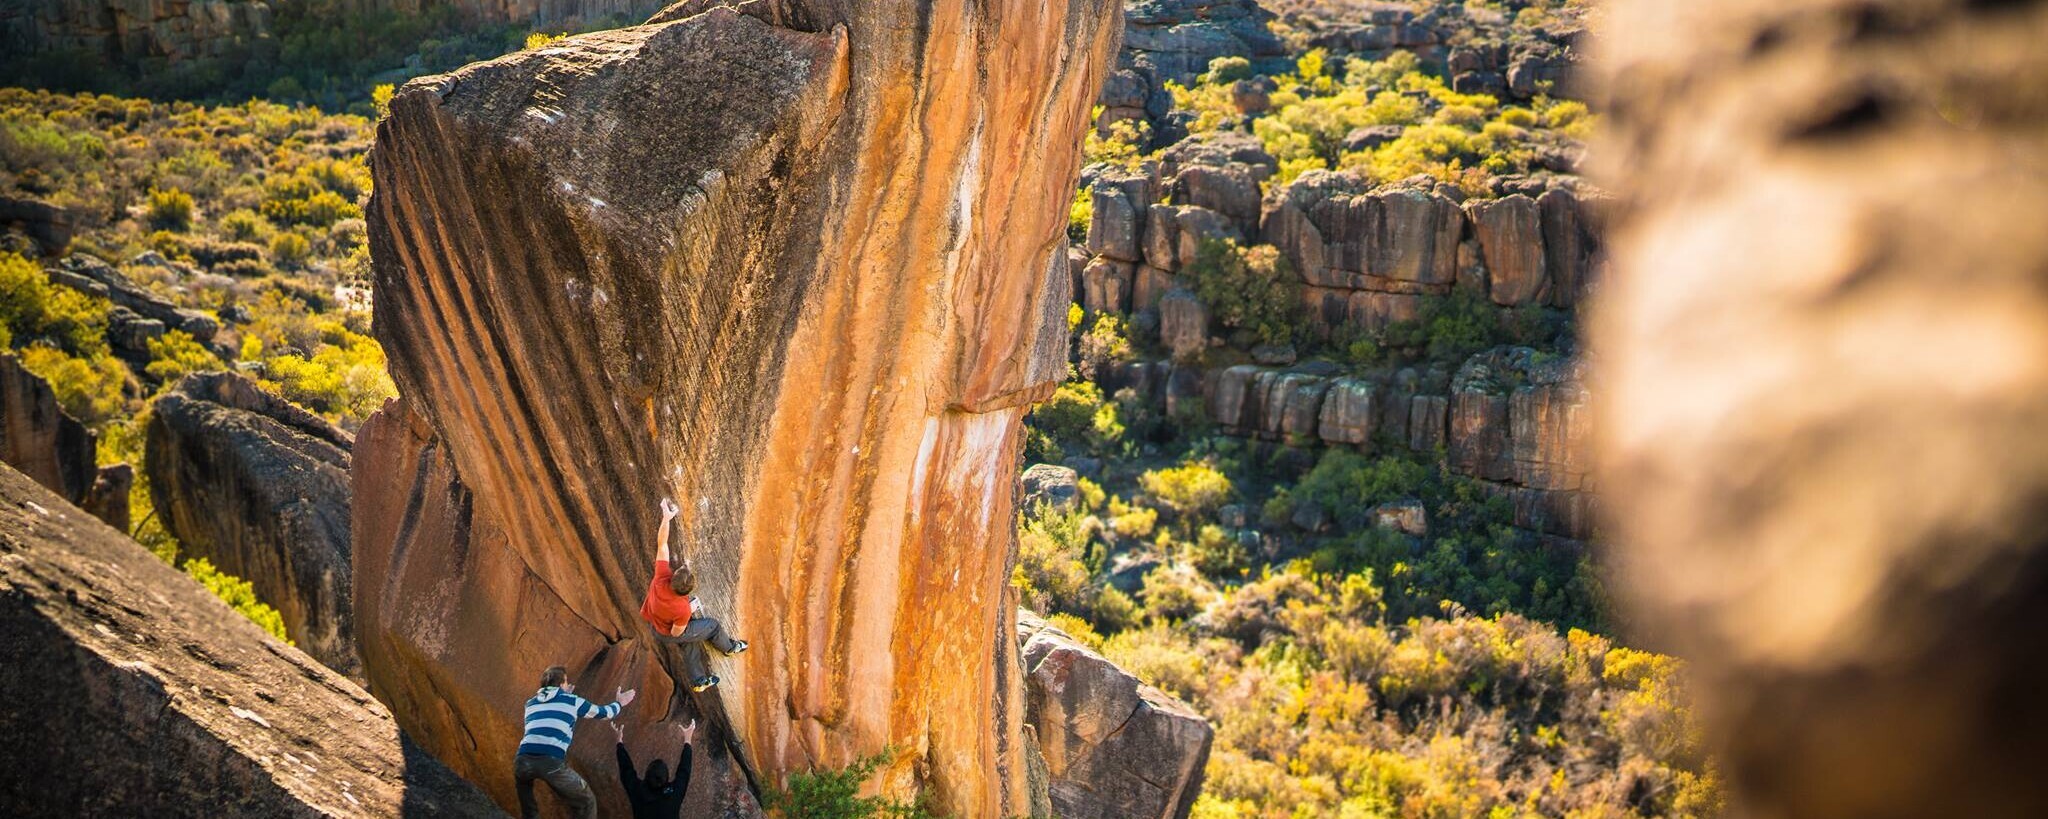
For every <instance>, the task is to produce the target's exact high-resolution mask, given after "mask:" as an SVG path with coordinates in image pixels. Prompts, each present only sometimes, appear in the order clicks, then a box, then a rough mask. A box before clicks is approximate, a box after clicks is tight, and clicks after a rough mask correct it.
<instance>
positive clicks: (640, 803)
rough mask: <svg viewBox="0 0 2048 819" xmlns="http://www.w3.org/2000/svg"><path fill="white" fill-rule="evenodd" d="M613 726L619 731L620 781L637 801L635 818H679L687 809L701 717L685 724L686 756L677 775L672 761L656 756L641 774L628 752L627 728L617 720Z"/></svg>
mask: <svg viewBox="0 0 2048 819" xmlns="http://www.w3.org/2000/svg"><path fill="white" fill-rule="evenodd" d="M612 730H613V731H615V732H617V733H618V735H619V745H618V754H619V784H620V785H623V786H625V788H626V800H627V801H629V802H632V803H633V819H676V817H678V816H680V815H682V812H683V796H684V795H685V794H687V793H689V790H690V740H691V739H693V738H695V737H696V734H697V721H696V720H690V724H688V725H685V726H683V758H682V759H681V760H679V761H677V763H676V772H675V776H674V777H670V776H669V770H668V762H666V761H665V760H660V759H657V760H654V761H653V762H649V763H647V775H646V776H645V777H642V776H640V775H639V774H638V773H637V772H636V769H635V768H634V767H633V755H632V754H629V753H627V752H626V728H625V726H623V725H619V724H617V723H613V724H612Z"/></svg>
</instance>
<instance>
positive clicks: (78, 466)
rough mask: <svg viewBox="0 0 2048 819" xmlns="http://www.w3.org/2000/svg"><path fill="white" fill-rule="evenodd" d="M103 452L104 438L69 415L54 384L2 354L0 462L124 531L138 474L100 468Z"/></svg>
mask: <svg viewBox="0 0 2048 819" xmlns="http://www.w3.org/2000/svg"><path fill="white" fill-rule="evenodd" d="M98 450H99V436H97V435H94V434H93V432H92V430H89V429H86V428H85V425H84V424H82V423H79V422H78V420H77V419H75V418H72V417H71V416H69V415H66V414H64V408H63V407H60V406H58V405H57V394H56V392H54V391H52V390H51V389H50V384H49V382H47V381H44V380H43V379H42V378H40V377H38V376H37V375H36V374H34V373H31V372H29V371H28V370H25V369H22V366H21V360H20V359H18V358H15V357H14V356H12V355H0V461H5V462H6V463H7V465H8V466H12V467H14V468H15V469H16V470H18V471H20V472H21V473H22V474H25V475H27V476H29V477H30V478H31V479H33V480H35V482H36V483H39V484H42V485H43V486H45V487H48V488H49V489H50V491H52V492H56V493H57V494H58V495H61V496H63V498H64V499H65V500H66V501H69V502H71V503H72V504H74V505H76V506H79V507H80V508H83V509H85V510H86V511H87V512H88V513H90V514H92V515H93V516H95V517H98V518H99V519H100V520H103V521H106V522H107V524H109V525H111V526H114V527H115V528H118V529H120V530H122V531H124V532H125V531H127V530H128V522H129V521H128V489H129V488H130V487H131V486H133V485H134V479H135V478H134V475H135V473H134V470H133V469H131V468H129V466H128V465H127V464H114V465H112V466H108V467H105V468H101V467H100V466H99V465H98Z"/></svg>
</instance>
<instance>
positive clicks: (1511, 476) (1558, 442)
mask: <svg viewBox="0 0 2048 819" xmlns="http://www.w3.org/2000/svg"><path fill="white" fill-rule="evenodd" d="M1311 366H1312V365H1302V366H1299V367H1294V368H1288V369H1276V368H1268V367H1262V366H1257V365H1252V364H1240V365H1237V366H1233V367H1229V368H1226V369H1223V370H1220V371H1217V372H1214V373H1212V374H1211V377H1210V379H1209V392H1208V395H1207V402H1206V408H1207V409H1208V411H1209V417H1210V419H1211V420H1213V421H1215V422H1216V424H1217V426H1219V427H1221V428H1222V429H1223V430H1224V431H1226V432H1230V433H1233V434H1237V435H1245V436H1250V437H1256V438H1262V439H1265V440H1270V441H1291V442H1295V443H1314V442H1317V441H1320V442H1321V443H1324V444H1329V445H1343V446H1360V447H1369V446H1370V445H1372V444H1373V443H1374V442H1375V439H1376V438H1380V439H1384V440H1385V441H1386V442H1388V443H1391V444H1393V445H1396V446H1403V445H1405V446H1406V447H1408V448H1409V449H1412V450H1414V451H1416V452H1423V453H1433V452H1435V451H1436V450H1437V449H1438V448H1439V447H1441V448H1443V449H1444V450H1445V456H1446V459H1445V460H1446V465H1447V466H1448V467H1449V468H1450V469H1451V471H1453V472H1456V473H1458V474H1461V475H1465V476H1467V477H1471V478H1477V479H1479V480H1482V481H1487V482H1490V483H1492V484H1494V487H1493V488H1494V489H1495V490H1497V491H1499V492H1502V493H1505V494H1506V495H1507V496H1508V497H1509V499H1510V501H1511V502H1512V503H1513V505H1514V508H1515V525H1516V526H1519V527H1521V528H1524V529H1529V530H1531V531H1536V532H1542V533H1545V534H1550V535H1556V536H1559V537H1565V538H1571V539H1575V540H1585V539H1588V538H1591V537H1592V536H1593V535H1594V530H1595V527H1594V519H1593V515H1592V506H1591V503H1592V501H1591V495H1590V492H1591V491H1592V490H1593V488H1594V486H1593V480H1592V477H1591V474H1592V471H1593V468H1592V463H1591V460H1592V456H1591V451H1590V447H1591V422H1592V414H1591V411H1590V407H1589V405H1590V403H1591V396H1590V395H1589V393H1588V391H1587V390H1586V388H1585V386H1584V376H1583V374H1582V372H1581V369H1582V365H1581V364H1580V363H1579V362H1577V361H1575V360H1573V359H1570V358H1566V357H1562V356H1555V355H1546V354H1541V353H1538V352H1537V351H1535V350H1532V349H1529V348H1526V347H1499V348H1495V349H1493V350H1488V351H1486V352H1483V353H1480V354H1478V355H1475V356H1472V357H1471V358H1470V359H1467V360H1466V361H1465V363H1464V364H1463V365H1462V366H1460V367H1459V369H1458V372H1457V373H1456V374H1455V376H1454V377H1448V378H1447V376H1446V375H1445V374H1442V373H1435V372H1434V371H1433V372H1432V373H1430V374H1422V373H1416V372H1414V371H1412V370H1409V371H1402V372H1399V373H1391V374H1382V375H1378V376H1374V377H1372V378H1359V377H1346V378H1329V377H1326V376H1324V375H1321V374H1317V373H1315V372H1311V371H1308V369H1309V368H1310V367H1311ZM1447 380H1448V382H1449V383H1448V385H1446V383H1445V382H1446V381H1447ZM1447 387H1448V388H1447Z"/></svg>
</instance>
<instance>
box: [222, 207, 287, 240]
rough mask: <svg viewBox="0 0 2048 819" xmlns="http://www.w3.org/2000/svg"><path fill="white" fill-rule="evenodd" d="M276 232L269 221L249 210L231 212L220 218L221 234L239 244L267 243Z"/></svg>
mask: <svg viewBox="0 0 2048 819" xmlns="http://www.w3.org/2000/svg"><path fill="white" fill-rule="evenodd" d="M275 230H276V228H273V227H271V225H270V220H269V219H265V218H263V216H262V214H259V213H257V212H255V211H253V210H249V209H248V208H243V209H241V210H235V211H229V212H228V213H227V214H226V215H223V216H222V217H220V231H221V233H222V234H224V235H226V236H227V238H229V239H232V240H234V241H237V242H261V241H266V240H268V239H269V238H270V234H271V233H272V232H273V231H275Z"/></svg>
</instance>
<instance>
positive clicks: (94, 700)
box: [0, 467, 503, 817]
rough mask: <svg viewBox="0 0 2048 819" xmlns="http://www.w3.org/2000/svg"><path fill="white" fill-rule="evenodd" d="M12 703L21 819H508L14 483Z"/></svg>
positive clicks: (0, 533) (180, 579)
mask: <svg viewBox="0 0 2048 819" xmlns="http://www.w3.org/2000/svg"><path fill="white" fill-rule="evenodd" d="M0 696H4V697H5V698H6V699H7V702H8V707H6V708H0V736H5V737H6V738H7V741H6V742H4V743H0V804H6V805H7V806H8V811H9V813H13V814H16V815H25V816H222V815H238V816H294V817H318V816H398V815H405V816H473V817H483V816H501V815H503V814H501V813H500V812H499V811H498V810H497V808H496V807H495V806H494V805H492V804H491V802H490V801H489V800H488V799H486V798H485V797H484V795H483V794H482V793H480V792H478V791H477V790H476V789H475V788H474V787H473V786H471V785H469V784H468V783H466V782H463V781H462V780H461V779H459V778H457V777H456V776H455V775H454V774H453V773H451V772H450V771H449V770H448V769H447V768H445V767H443V766H442V765H441V764H440V763H438V762H435V761H434V760H433V759H432V758H431V757H429V756H428V755H427V754H425V753H423V752H421V751H419V750H418V749H417V748H415V747H413V746H412V744H411V743H410V742H409V741H407V740H406V739H405V738H404V737H403V736H402V735H401V734H400V732H399V729H398V726H397V724H396V723H394V722H393V720H392V718H391V715H390V713H389V712H387V711H386V710H385V709H384V707H383V706H381V705H379V704H378V703H377V701H376V700H374V699H371V697H370V695H369V694H368V693H366V692H364V691H363V690H362V689H361V688H358V687H356V685H355V684H354V683H351V682H349V681H348V680H347V679H345V678H343V677H341V676H340V675H338V674H336V673H334V672H333V671H330V670H328V669H326V668H322V667H320V665H319V664H318V663H315V662H314V661H313V660H312V659H310V658H308V657H307V656H305V655H304V654H302V653H300V652H299V651H298V650H297V649H294V648H291V647H290V646H286V645H284V644H283V643H280V642H278V641H277V640H275V639H273V638H271V637H270V636H269V635H268V634H266V633H264V632H263V631H262V630H261V629H259V628H257V627H256V625H255V624H253V623H250V622H249V621H248V620H247V619H246V618H244V617H243V616H242V615H240V614H238V613H236V612H235V611H234V610H232V609H229V608H228V607H227V606H226V605H225V604H223V603H221V601H220V600H219V599H218V598H215V597H214V596H213V595H212V594H211V593H209V592H207V591H206V589H204V588H203V587H201V586H200V585H199V584H198V583H197V582H195V581H194V580H192V579H191V578H190V577H186V576H185V575H184V574H183V573H181V572H179V571H177V570H175V569H172V568H171V567H170V566H168V565H166V564H165V563H164V562H163V561H160V560H158V559H156V557H154V556H153V555H151V554H150V553H149V552H148V551H146V550H144V549H143V548H142V547H141V546H140V545H138V544H136V543H135V541H133V540H130V539H128V538H127V536H125V535H123V534H122V533H120V532H117V531H115V530H113V529H111V528H108V527H107V526H106V525H104V524H102V523H100V522H98V521H96V520H93V519H91V518H90V517H88V516H86V515H84V514H81V513H79V512H78V511H77V510H75V509H71V508H70V507H69V506H68V505H67V504H66V503H65V502H64V501H63V499H62V498H59V497H58V496H57V495H56V494H54V493H52V492H50V491H49V490H47V489H44V488H42V487H39V486H37V485H35V483H34V482H32V481H30V480H29V479H28V478H27V477H25V476H23V475H22V474H21V473H19V472H16V471H14V470H12V469H8V468H5V467H0Z"/></svg>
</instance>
